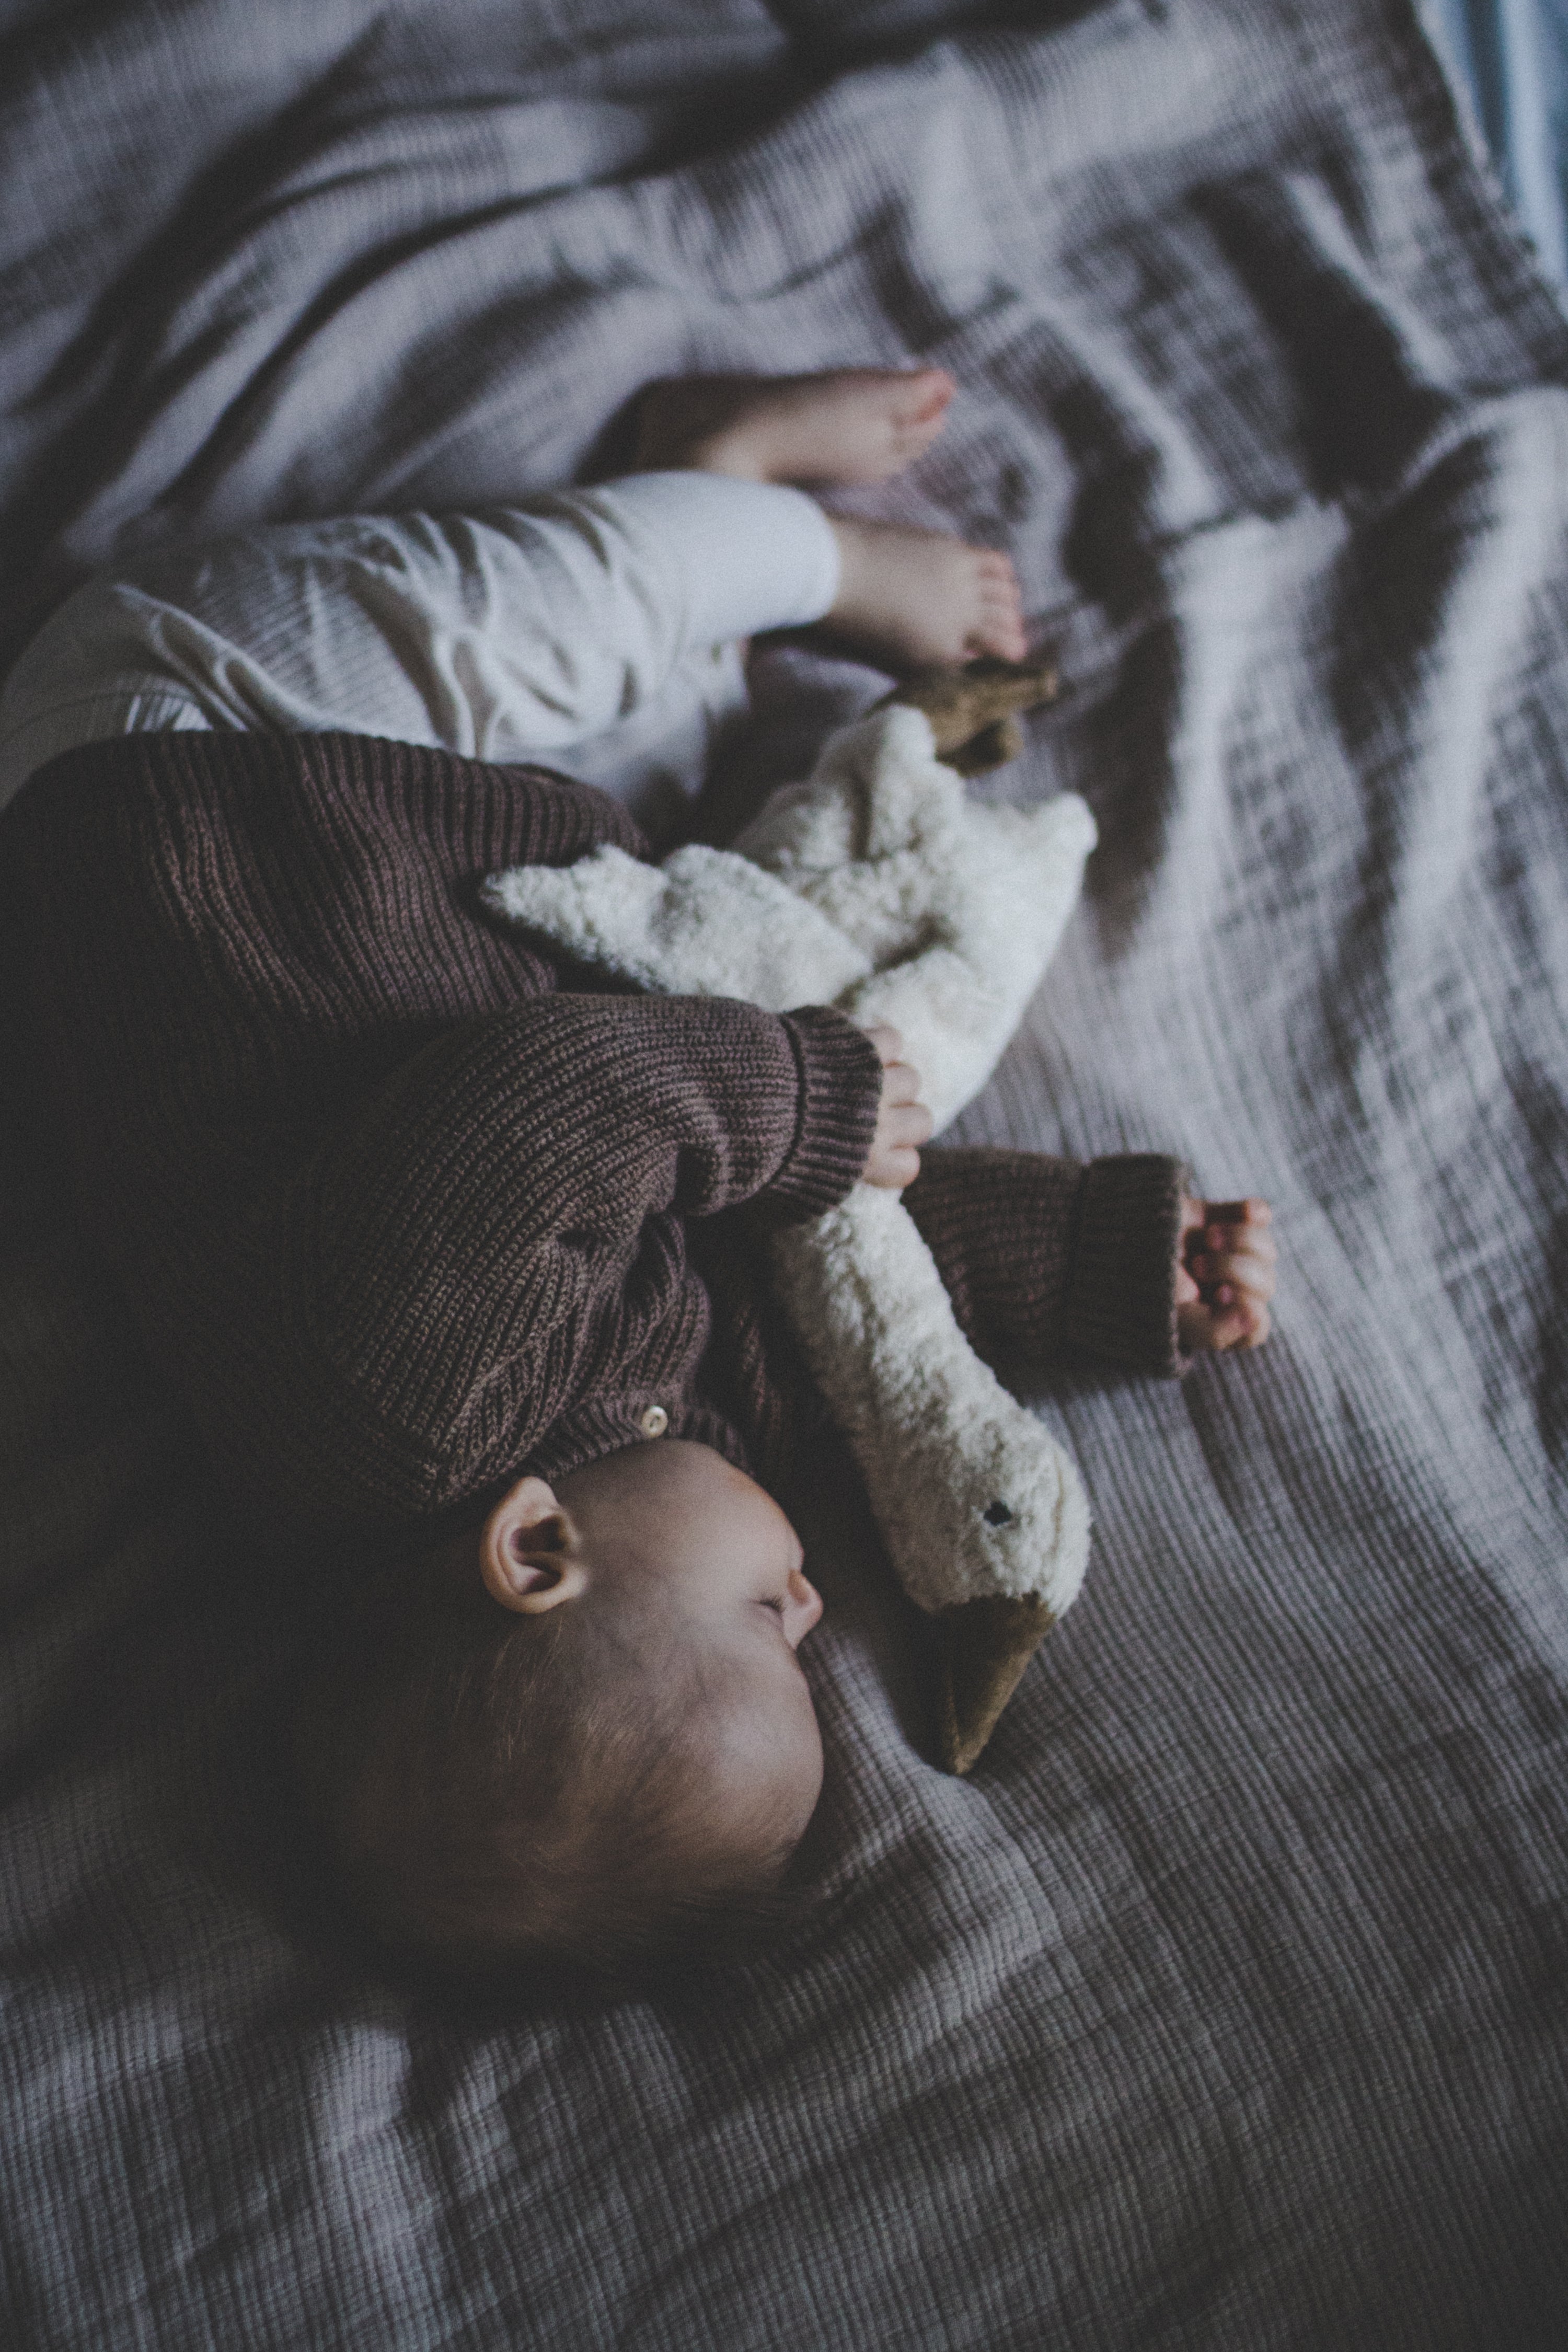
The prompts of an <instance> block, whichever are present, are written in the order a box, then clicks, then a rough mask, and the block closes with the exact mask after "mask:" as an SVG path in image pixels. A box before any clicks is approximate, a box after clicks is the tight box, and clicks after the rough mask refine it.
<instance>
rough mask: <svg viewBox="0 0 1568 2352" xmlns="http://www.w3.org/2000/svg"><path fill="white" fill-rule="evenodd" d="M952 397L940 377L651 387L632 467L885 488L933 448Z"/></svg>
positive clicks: (736, 379) (887, 374)
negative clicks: (882, 485)
mask: <svg viewBox="0 0 1568 2352" xmlns="http://www.w3.org/2000/svg"><path fill="white" fill-rule="evenodd" d="M954 388H955V387H954V385H953V381H952V377H951V376H950V375H949V374H948V373H946V371H945V370H944V369H942V368H920V369H917V370H915V371H913V372H912V373H911V372H909V371H906V370H903V369H900V368H836V369H833V370H832V371H830V372H829V373H826V374H823V375H778V376H759V375H708V376H693V377H691V378H689V380H687V381H684V382H683V381H681V380H679V379H671V380H670V381H669V382H668V383H650V384H649V385H648V387H647V391H646V392H645V393H644V394H642V395H641V398H640V399H639V401H638V403H637V440H636V444H635V456H634V463H635V464H636V466H637V469H638V471H639V472H652V471H656V470H659V469H662V468H665V467H669V468H672V469H675V470H679V471H687V470H690V471H693V472H697V473H703V474H733V475H737V476H739V477H740V478H741V479H742V480H743V481H752V482H794V483H799V484H807V483H816V484H820V485H824V486H829V485H831V486H833V487H835V488H848V487H849V486H850V485H852V484H855V483H864V482H882V481H886V479H887V478H888V477H889V474H896V473H898V472H899V471H900V467H904V466H907V465H909V464H910V462H911V460H912V459H914V458H916V457H919V456H920V454H921V450H922V449H924V448H926V447H927V446H929V445H930V443H931V442H932V441H933V440H934V439H935V438H936V436H937V435H938V433H939V432H940V431H941V430H942V418H943V416H944V415H946V413H947V405H948V403H949V401H950V400H951V399H952V395H953V391H954Z"/></svg>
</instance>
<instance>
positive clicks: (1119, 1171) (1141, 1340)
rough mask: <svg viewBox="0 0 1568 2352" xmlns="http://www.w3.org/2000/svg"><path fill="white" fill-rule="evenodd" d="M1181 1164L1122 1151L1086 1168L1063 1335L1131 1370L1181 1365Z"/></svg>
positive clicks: (1173, 1370) (1162, 1370)
mask: <svg viewBox="0 0 1568 2352" xmlns="http://www.w3.org/2000/svg"><path fill="white" fill-rule="evenodd" d="M1185 1185H1186V1170H1185V1169H1184V1167H1183V1165H1182V1162H1181V1161H1180V1160H1171V1159H1167V1158H1166V1157H1165V1155H1164V1154H1163V1153H1162V1152H1152V1151H1139V1152H1126V1153H1123V1154H1121V1155H1120V1156H1118V1157H1117V1158H1115V1159H1110V1160H1093V1161H1091V1162H1090V1164H1089V1167H1088V1168H1087V1169H1086V1170H1085V1171H1084V1176H1083V1184H1082V1189H1081V1192H1080V1193H1079V1219H1078V1234H1077V1239H1076V1246H1075V1248H1074V1251H1073V1260H1072V1268H1071V1272H1070V1273H1069V1275H1068V1285H1067V1292H1066V1296H1065V1297H1064V1299H1063V1302H1062V1336H1063V1339H1065V1340H1066V1341H1067V1342H1068V1345H1069V1346H1071V1347H1074V1348H1081V1349H1084V1350H1085V1352H1086V1353H1088V1354H1089V1355H1093V1356H1101V1357H1105V1358H1107V1359H1109V1360H1110V1361H1111V1362H1112V1363H1117V1364H1123V1365H1125V1366H1126V1367H1127V1368H1128V1369H1129V1370H1131V1371H1138V1372H1155V1373H1165V1374H1173V1373H1176V1372H1180V1371H1181V1370H1184V1359H1183V1357H1182V1355H1181V1352H1180V1349H1179V1348H1178V1346H1177V1341H1176V1249H1177V1244H1178V1242H1179V1240H1180V1234H1181V1211H1182V1195H1183V1192H1184V1190H1185Z"/></svg>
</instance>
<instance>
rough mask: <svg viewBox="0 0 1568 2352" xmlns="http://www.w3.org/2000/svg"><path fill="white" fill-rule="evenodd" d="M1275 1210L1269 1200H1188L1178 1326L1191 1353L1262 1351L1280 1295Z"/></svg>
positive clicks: (1178, 1271)
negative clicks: (1272, 1308) (1272, 1228)
mask: <svg viewBox="0 0 1568 2352" xmlns="http://www.w3.org/2000/svg"><path fill="white" fill-rule="evenodd" d="M1272 1221H1273V1212H1272V1211H1271V1209H1270V1208H1269V1206H1268V1202H1267V1201H1190V1200H1189V1201H1184V1202H1183V1203H1182V1238H1181V1262H1180V1264H1179V1265H1178V1266H1177V1268H1176V1328H1177V1331H1178V1334H1179V1336H1180V1339H1181V1342H1182V1346H1183V1347H1184V1349H1185V1350H1186V1352H1187V1353H1188V1355H1194V1354H1196V1353H1198V1352H1199V1350H1201V1349H1211V1348H1260V1347H1261V1346H1262V1345H1263V1342H1264V1341H1265V1339H1268V1329H1269V1323H1268V1301H1269V1300H1270V1299H1271V1298H1272V1297H1273V1296H1274V1264H1275V1250H1274V1240H1273V1236H1272V1234H1270V1233H1269V1231H1268V1228H1269V1225H1270V1223H1272Z"/></svg>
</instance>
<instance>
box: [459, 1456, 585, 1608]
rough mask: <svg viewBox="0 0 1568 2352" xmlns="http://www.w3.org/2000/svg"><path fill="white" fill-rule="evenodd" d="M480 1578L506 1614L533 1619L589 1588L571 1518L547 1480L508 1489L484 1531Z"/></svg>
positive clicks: (523, 1481) (523, 1482)
mask: <svg viewBox="0 0 1568 2352" xmlns="http://www.w3.org/2000/svg"><path fill="white" fill-rule="evenodd" d="M479 1575H480V1578H481V1580H482V1581H483V1583H484V1588H485V1591H487V1592H488V1593H489V1596H490V1599H491V1600H492V1601H500V1605H501V1607H502V1608H503V1609H512V1610H515V1611H516V1612H518V1613H519V1615H521V1616H524V1617H534V1616H538V1615H541V1614H542V1612H544V1611H545V1610H547V1609H558V1608H559V1607H560V1606H561V1604H562V1603H563V1601H575V1600H577V1599H579V1598H580V1596H581V1595H582V1594H583V1593H584V1592H585V1591H587V1589H588V1577H587V1571H586V1570H585V1569H584V1566H583V1563H582V1561H581V1560H580V1559H578V1557H577V1530H576V1528H575V1527H574V1524H573V1520H572V1515H571V1513H570V1512H569V1511H567V1510H566V1509H564V1508H563V1506H562V1505H561V1504H560V1503H558V1502H557V1501H556V1499H555V1496H554V1493H553V1491H552V1489H551V1488H550V1487H549V1486H546V1485H545V1483H544V1481H543V1479H542V1478H520V1479H519V1480H518V1481H517V1484H516V1485H515V1486H510V1487H508V1489H507V1491H506V1493H505V1494H504V1495H503V1496H501V1498H500V1502H499V1503H498V1504H497V1505H496V1506H495V1508H494V1509H493V1510H492V1511H491V1513H490V1515H489V1518H488V1519H487V1520H486V1521H485V1524H484V1526H483V1528H481V1529H480V1531H479Z"/></svg>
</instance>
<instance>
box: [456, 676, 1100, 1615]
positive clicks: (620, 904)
mask: <svg viewBox="0 0 1568 2352" xmlns="http://www.w3.org/2000/svg"><path fill="white" fill-rule="evenodd" d="M1094 838H1095V833H1094V820H1093V818H1092V817H1091V816H1090V814H1089V810H1088V809H1087V808H1086V807H1085V805H1084V803H1083V802H1082V801H1081V800H1079V799H1078V798H1077V797H1076V796H1074V795H1071V794H1066V795H1063V796H1062V797H1061V798H1059V799H1058V800H1055V801H1051V802H1048V803H1046V805H1045V806H1044V807H1041V808H1038V809H1035V810H1031V811H1029V812H1027V813H1024V812H1020V811H1018V810H1015V809H1007V808H994V809H987V808H982V807H979V806H977V805H975V804H973V803H971V802H970V801H969V800H968V799H967V797H966V795H965V793H964V789H963V782H962V780H961V779H960V778H959V777H958V776H957V775H956V774H955V773H954V772H953V771H952V769H951V768H947V767H944V766H943V765H942V762H941V761H939V760H938V759H937V757H936V754H935V751H934V750H933V748H932V743H931V728H930V726H929V724H928V722H927V720H926V719H925V718H924V716H923V714H922V713H921V712H920V711H917V710H913V709H902V708H900V707H898V706H896V705H895V706H894V707H892V708H890V709H883V710H880V711H877V712H874V713H873V714H872V716H871V717H870V718H868V719H862V720H860V721H859V722H858V724H857V725H856V726H854V727H851V728H847V729H846V730H844V731H843V732H842V733H841V734H839V735H837V736H836V737H834V738H833V740H831V741H830V742H829V743H828V745H827V746H826V750H825V751H824V752H823V755H822V758H821V759H820V761H818V763H817V766H816V771H815V772H814V773H813V775H812V776H811V778H810V779H809V781H808V782H805V783H804V784H795V785H786V786H784V788H783V789H782V790H781V791H779V792H778V793H774V795H773V798H772V799H771V800H770V801H769V803H767V806H766V807H765V808H764V809H763V812H762V814H761V815H760V816H759V817H758V818H757V819H756V820H755V822H754V823H753V824H752V825H750V826H749V827H748V828H747V830H746V832H745V833H744V834H742V836H741V838H740V840H739V841H738V842H737V844H736V846H735V848H734V849H733V850H711V849H697V848H689V849H682V850H678V851H676V852H675V853H674V855H673V856H670V857H668V858H667V859H666V860H665V862H664V864H663V866H644V865H640V864H639V863H638V862H637V860H636V859H634V858H630V857H627V856H625V854H624V853H623V852H621V851H618V850H616V849H611V848H605V849H600V850H597V851H595V853H594V854H593V856H589V857H586V858H584V859H583V860H581V861H580V863H579V864H577V865H576V866H572V867H570V868H567V869H564V870H557V869H552V868H548V867H542V866H518V867H514V868H513V869H512V870H510V872H508V873H505V874H499V875H496V876H493V877H491V879H490V881H489V883H488V884H487V886H486V892H487V896H488V898H489V902H490V904H491V905H492V907H494V908H496V910H497V911H498V912H500V913H503V914H505V915H506V916H507V917H508V918H509V919H511V920H512V921H514V922H516V923H518V924H520V925H521V926H523V927H525V928H526V929H529V930H531V931H533V932H536V933H542V934H543V935H545V936H546V937H548V938H549V939H550V940H552V941H554V942H555V943H556V944H557V945H558V946H560V947H563V948H565V949H568V950H570V951H571V952H572V953H573V954H574V956H577V957H579V958H582V959H584V961H594V962H597V963H601V964H604V965H605V966H607V967H608V968H609V969H610V970H612V971H617V972H619V973H621V974H623V975H624V976H625V977H626V978H627V979H629V980H634V981H637V982H638V983H640V985H642V986H643V987H645V988H653V989H659V990H662V991H665V992H668V993H672V994H694V995H703V994H708V995H724V996H740V997H745V998H748V999H749V1000H751V1001H752V1002H753V1003H759V1004H764V1005H767V1006H768V1007H769V1008H770V1009H771V1010H773V1011H774V1012H783V1011H785V1010H787V1009H788V1008H789V1007H790V1006H792V1005H796V1004H805V1003H816V1004H821V1003H836V1004H838V1005H839V1006H841V1007H842V1009H843V1010H844V1011H845V1012H847V1013H850V1014H852V1015H853V1016H854V1018H855V1019H856V1020H858V1021H871V1020H885V1021H889V1022H891V1023H892V1024H893V1025H894V1026H895V1027H896V1028H897V1029H898V1030H900V1033H901V1034H902V1035H903V1038H904V1041H905V1045H906V1048H907V1050H908V1053H909V1055H910V1060H911V1061H912V1062H913V1063H914V1064H915V1066H916V1067H917V1068H918V1069H919V1070H920V1072H921V1077H922V1079H923V1081H924V1091H925V1098H926V1100H927V1101H928V1102H929V1104H930V1105H931V1111H932V1113H933V1115H934V1118H935V1120H936V1124H937V1128H938V1129H939V1130H940V1129H942V1127H944V1126H945V1125H946V1124H947V1123H948V1121H949V1120H950V1119H952V1118H954V1117H955V1116H956V1114H957V1113H958V1112H959V1111H960V1110H961V1109H962V1108H963V1105H964V1104H965V1103H966V1102H968V1101H969V1100H970V1099H971V1097H973V1095H975V1094H976V1093H977V1092H978V1091H979V1089H980V1088H981V1087H983V1086H984V1083H985V1080H986V1079H987V1078H988V1077H989V1076H990V1074H991V1072H992V1070H993V1069H994V1067H995V1065H996V1063H997V1061H998V1059H999V1058H1000V1056H1001V1055H1002V1053H1003V1051H1004V1049H1005V1046H1006V1045H1007V1042H1008V1040H1009V1038H1010V1037H1011V1036H1012V1034H1013V1032H1014V1030H1015V1029H1016V1027H1017V1024H1018V1022H1019V1020H1020V1019H1021V1017H1022V1015H1023V1013H1024V1009H1025V1007H1026V1004H1027V1003H1028V1001H1029V998H1030V997H1031V996H1032V994H1033V993H1034V991H1035V989H1036V987H1037V985H1038V982H1039V980H1040V977H1041V975H1042V973H1043V972H1044V971H1045V968H1046V965H1047V962H1048V961H1049V960H1050V957H1051V954H1052V952H1053V951H1054V950H1055V948H1056V945H1057V941H1058V939H1059V938H1060V936H1061V931H1062V928H1063V925H1064V924H1065V923H1066V921H1067V919H1068V915H1069V914H1070V912H1071V910H1072V908H1073V905H1074V902H1075V901H1076V898H1077V897H1078V892H1079V885H1080V882H1081V880H1082V876H1083V867H1084V861H1085V860H1086V858H1087V857H1088V856H1089V851H1090V849H1091V848H1092V847H1093V845H1094ZM773 1254H774V1261H775V1269H776V1275H777V1279H778V1284H779V1290H780V1295H781V1297H783V1299H784V1304H785V1307H786V1309H787V1311H788V1313H789V1315H790V1318H791V1320H792V1323H793V1325H794V1328H795V1332H796V1334H797V1336H798V1338H799V1339H800V1341H801V1344H802V1347H803V1349H804V1350H805V1356H806V1359H807V1360H808V1362H809V1363H810V1365H811V1368H812V1371H813V1373H814V1375H815V1377H816V1380H817V1381H818V1382H819V1383H820V1385H821V1387H822V1390H823V1392H824V1394H825V1395H826V1398H827V1401H828V1403H829V1405H830V1406H831V1407H832V1410H833V1412H834V1413H835V1416H836V1417H837V1420H838V1422H839V1423H840V1425H841V1426H842V1427H843V1428H844V1430H845V1431H846V1433H847V1436H848V1438H849V1441H850V1443H851V1444H852V1445H853V1447H854V1450H855V1454H856V1457H857V1459H858V1463H859V1465H860V1469H861V1473H862V1475H863V1476H864V1477H865V1480H866V1484H867V1488H868V1493H869V1496H870V1499H871V1505H872V1508H873V1509H874V1511H875V1512H876V1515H877V1518H878V1522H879V1526H880V1528H881V1529H882V1533H883V1535H884V1537H885V1538H886V1540H887V1543H888V1548H889V1552H890V1554H891V1557H892V1559H893V1563H894V1566H895V1567H896V1569H897V1570H898V1572H899V1575H900V1578H901V1580H902V1581H903V1583H904V1586H905V1588H906V1590H907V1591H909V1593H910V1597H911V1599H913V1600H914V1601H918V1602H919V1604H920V1605H921V1608H923V1609H927V1610H932V1611H934V1610H939V1609H943V1608H948V1607H951V1606H952V1605H953V1604H954V1603H956V1602H960V1601H973V1600H977V1599H981V1598H984V1597H986V1596H989V1595H998V1594H1000V1595H1006V1596H1010V1597H1021V1596H1023V1595H1026V1594H1031V1595H1037V1596H1038V1597H1039V1598H1040V1599H1041V1600H1043V1601H1045V1602H1046V1604H1047V1607H1048V1608H1049V1610H1050V1611H1051V1612H1052V1614H1053V1615H1055V1616H1059V1615H1060V1613H1061V1612H1062V1611H1063V1610H1064V1609H1065V1608H1066V1607H1067V1606H1068V1603H1069V1602H1070V1601H1072V1599H1073V1597H1074V1596H1075V1594H1076V1593H1077V1591H1078V1589H1079V1584H1080V1583H1081V1581H1082V1578H1083V1571H1084V1567H1085V1563H1086V1561H1087V1559H1088V1555H1089V1506H1088V1502H1087V1500H1086V1498H1085V1496H1084V1491H1083V1486H1082V1483H1081V1481H1080V1479H1079V1475H1078V1473H1077V1471H1076V1469H1075V1468H1074V1466H1073V1465H1072V1463H1071V1462H1070V1461H1069V1459H1068V1456H1067V1455H1066V1454H1064V1453H1063V1451H1062V1449H1061V1447H1060V1446H1059V1445H1058V1444H1057V1443H1056V1441H1055V1440H1054V1439H1053V1438H1052V1437H1051V1436H1050V1435H1049V1433H1047V1431H1046V1429H1045V1428H1044V1427H1043V1426H1042V1425H1041V1423H1039V1422H1038V1421H1037V1420H1036V1419H1035V1418H1034V1416H1033V1415H1032V1414H1031V1413H1029V1412H1026V1410H1025V1409H1024V1407H1023V1406H1021V1405H1020V1404H1018V1403H1017V1402H1016V1400H1015V1399H1014V1398H1012V1397H1011V1396H1009V1395H1008V1394H1007V1392H1006V1391H1005V1389H1004V1388H1003V1387H1002V1385H1001V1383H1000V1382H999V1381H997V1380H996V1379H995V1377H994V1374H993V1373H992V1372H991V1371H990V1370H988V1369H987V1367H986V1366H985V1365H984V1364H982V1363H981V1362H980V1360H979V1359H978V1358H977V1357H976V1356H975V1354H974V1352H973V1349H972V1348H971V1347H970V1345H969V1343H968V1341H967V1340H966V1339H964V1337H963V1332H962V1331H961V1330H960V1329H959V1327H958V1324H957V1321H956V1319H955V1318H954V1316H953V1312H952V1305H951V1303H950V1301H949V1299H948V1297H947V1293H946V1290H945V1289H944V1288H943V1286H942V1278H941V1276H940V1275H939V1274H938V1272H937V1269H936V1265H935V1262H934V1261H933V1259H932V1257H931V1253H930V1251H929V1250H928V1249H927V1247H926V1245H925V1244H924V1242H923V1241H922V1240H921V1236H920V1234H919V1233H918V1232H917V1230H916V1228H915V1224H914V1222H913V1220H912V1219H911V1217H910V1214H909V1213H908V1211H907V1210H906V1209H905V1208H904V1207H903V1205H902V1203H901V1202H900V1200H899V1198H898V1196H897V1195H896V1194H895V1193H891V1192H885V1191H879V1190H877V1189H876V1188H875V1187H873V1186H870V1185H867V1184H858V1185H857V1186H856V1187H855V1189H854V1191H853V1192H851V1193H850V1194H849V1196H848V1198H847V1200H846V1201H844V1202H841V1203H840V1204H839V1206H838V1207H837V1209H834V1210H832V1211H830V1212H829V1213H828V1214H827V1215H826V1216H824V1217H820V1218H818V1219H816V1221H815V1222H814V1223H811V1224H807V1225H802V1226H794V1227H791V1228H790V1229H788V1230H787V1231H785V1232H784V1233H782V1234H779V1235H777V1236H776V1238H775V1240H774V1243H773Z"/></svg>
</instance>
